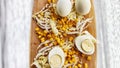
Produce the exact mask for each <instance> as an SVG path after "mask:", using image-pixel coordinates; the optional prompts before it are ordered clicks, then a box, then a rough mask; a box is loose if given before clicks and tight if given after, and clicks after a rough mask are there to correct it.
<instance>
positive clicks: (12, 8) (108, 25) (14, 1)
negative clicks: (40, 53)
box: [0, 0, 120, 68]
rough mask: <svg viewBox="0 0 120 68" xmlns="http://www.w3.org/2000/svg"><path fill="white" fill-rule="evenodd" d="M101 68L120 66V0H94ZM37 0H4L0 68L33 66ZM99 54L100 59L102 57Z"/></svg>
mask: <svg viewBox="0 0 120 68" xmlns="http://www.w3.org/2000/svg"><path fill="white" fill-rule="evenodd" d="M94 1H95V12H96V20H97V32H98V37H100V40H99V41H100V43H101V45H103V46H101V47H100V48H99V49H101V51H99V54H100V55H101V57H102V60H101V59H100V60H99V61H100V63H101V64H103V65H104V66H103V67H102V65H99V68H119V67H120V0H94ZM32 5H33V0H0V60H1V61H2V62H1V61H0V68H29V41H30V40H29V37H30V34H29V33H30V23H31V13H32ZM101 57H99V58H101Z"/></svg>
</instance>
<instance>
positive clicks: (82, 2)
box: [75, 0, 91, 15]
mask: <svg viewBox="0 0 120 68" xmlns="http://www.w3.org/2000/svg"><path fill="white" fill-rule="evenodd" d="M75 9H76V11H77V13H79V14H81V15H86V14H88V13H89V12H90V9H91V2H90V0H75Z"/></svg>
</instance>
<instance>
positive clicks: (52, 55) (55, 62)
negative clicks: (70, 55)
mask: <svg viewBox="0 0 120 68" xmlns="http://www.w3.org/2000/svg"><path fill="white" fill-rule="evenodd" d="M64 61H65V54H64V52H63V50H62V49H61V48H60V47H58V46H57V47H54V48H53V49H52V50H51V51H50V52H49V55H48V62H49V64H50V66H51V68H62V66H63V65H64Z"/></svg>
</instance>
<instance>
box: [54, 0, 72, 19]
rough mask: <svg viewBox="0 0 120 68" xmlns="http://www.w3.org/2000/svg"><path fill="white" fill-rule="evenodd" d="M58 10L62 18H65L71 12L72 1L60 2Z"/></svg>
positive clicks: (63, 0) (59, 0)
mask: <svg viewBox="0 0 120 68" xmlns="http://www.w3.org/2000/svg"><path fill="white" fill-rule="evenodd" d="M56 9H57V13H58V14H59V15H60V16H62V17H65V16H67V15H68V14H69V13H70V12H71V9H72V3H71V1H70V0H58V2H57V5H56Z"/></svg>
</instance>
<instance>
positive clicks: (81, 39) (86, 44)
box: [75, 35, 95, 55]
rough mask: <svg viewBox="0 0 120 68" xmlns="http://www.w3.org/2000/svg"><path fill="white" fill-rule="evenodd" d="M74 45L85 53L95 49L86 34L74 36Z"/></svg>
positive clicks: (88, 53)
mask: <svg viewBox="0 0 120 68" xmlns="http://www.w3.org/2000/svg"><path fill="white" fill-rule="evenodd" d="M75 45H76V47H77V49H78V50H79V51H80V52H82V53H83V54H86V55H91V54H93V53H94V51H95V46H94V43H93V42H92V39H91V38H90V36H88V35H82V36H78V37H76V38H75Z"/></svg>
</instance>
